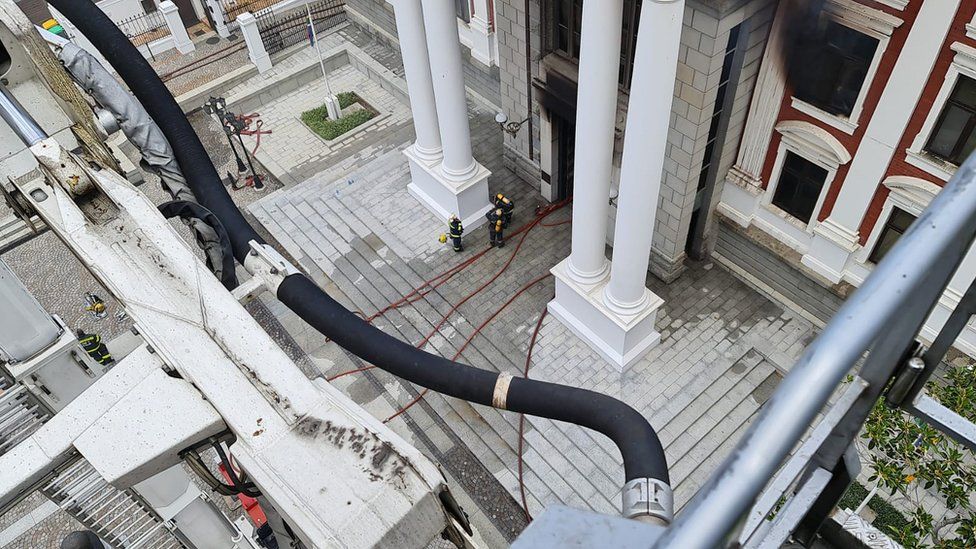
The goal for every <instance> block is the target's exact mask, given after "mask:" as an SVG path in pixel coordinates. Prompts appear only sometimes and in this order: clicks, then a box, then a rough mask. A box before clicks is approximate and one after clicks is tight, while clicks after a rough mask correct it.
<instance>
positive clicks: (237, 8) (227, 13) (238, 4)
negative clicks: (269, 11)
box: [220, 0, 281, 23]
mask: <svg viewBox="0 0 976 549" xmlns="http://www.w3.org/2000/svg"><path fill="white" fill-rule="evenodd" d="M280 1H281V0H220V9H222V10H223V11H224V21H226V22H227V23H230V22H232V21H234V20H236V19H237V16H238V15H240V14H242V13H244V12H246V11H249V12H251V13H256V12H258V11H261V10H263V9H264V8H267V7H268V6H273V5H275V4H277V3H278V2H280Z"/></svg>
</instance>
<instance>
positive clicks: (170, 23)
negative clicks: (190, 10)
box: [159, 0, 196, 53]
mask: <svg viewBox="0 0 976 549" xmlns="http://www.w3.org/2000/svg"><path fill="white" fill-rule="evenodd" d="M159 11H160V12H162V14H163V18H164V19H166V26H167V27H169V33H170V35H171V36H172V37H173V45H175V46H176V51H178V52H180V53H190V52H191V51H193V50H194V49H196V47H195V46H194V45H193V41H192V40H190V35H189V34H187V32H186V27H184V26H183V20H182V19H180V10H179V8H177V7H176V4H174V3H173V2H172V1H171V0H163V2H161V3H160V4H159Z"/></svg>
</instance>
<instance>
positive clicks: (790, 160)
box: [773, 152, 827, 223]
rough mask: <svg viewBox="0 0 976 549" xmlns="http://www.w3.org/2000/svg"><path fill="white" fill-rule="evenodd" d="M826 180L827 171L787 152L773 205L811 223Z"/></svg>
mask: <svg viewBox="0 0 976 549" xmlns="http://www.w3.org/2000/svg"><path fill="white" fill-rule="evenodd" d="M826 180H827V170H825V169H823V168H821V167H820V166H818V165H816V164H814V163H813V162H810V161H809V160H807V159H806V158H803V157H802V156H799V155H797V154H794V153H792V152H787V153H786V159H784V160H783V171H782V173H781V174H780V176H779V183H777V184H776V192H775V193H774V194H773V204H774V205H775V206H776V207H778V208H779V209H781V210H783V211H784V212H786V213H788V214H790V215H792V216H793V217H795V218H797V219H799V220H800V221H803V222H804V223H809V222H810V217H811V216H812V215H813V209H814V208H816V207H817V200H818V199H819V198H820V191H821V190H822V189H823V186H824V183H825V182H826Z"/></svg>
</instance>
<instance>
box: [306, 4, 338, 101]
mask: <svg viewBox="0 0 976 549" xmlns="http://www.w3.org/2000/svg"><path fill="white" fill-rule="evenodd" d="M305 13H306V14H307V15H308V27H309V29H310V31H309V32H310V33H311V40H312V43H313V44H315V52H316V53H317V54H318V56H319V67H320V68H321V69H322V78H323V79H324V80H325V91H326V93H327V94H328V97H327V98H326V100H325V102H326V105H328V106H329V107H331V108H330V109H329V111H330V114H332V115H333V118H334V119H336V120H338V118H339V104H338V100H337V99H336V98H335V96H334V95H333V94H332V85H331V84H330V83H329V76H328V74H326V72H325V60H324V59H322V48H321V47H320V46H319V37H318V33H316V32H315V21H314V20H313V19H312V8H311V6H309V5H308V2H306V3H305ZM332 110H335V112H334V113H333V112H332Z"/></svg>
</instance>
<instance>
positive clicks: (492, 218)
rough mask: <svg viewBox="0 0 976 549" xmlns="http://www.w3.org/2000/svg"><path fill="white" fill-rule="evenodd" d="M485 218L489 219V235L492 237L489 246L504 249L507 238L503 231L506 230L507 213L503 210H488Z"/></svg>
mask: <svg viewBox="0 0 976 549" xmlns="http://www.w3.org/2000/svg"><path fill="white" fill-rule="evenodd" d="M485 217H487V218H488V234H489V235H490V237H491V240H489V241H488V244H490V245H491V246H495V247H498V248H502V247H504V246H505V236H504V235H503V233H502V231H503V230H504V228H505V221H504V219H505V213H504V212H503V211H502V209H501V208H496V209H494V210H488V213H487V214H485Z"/></svg>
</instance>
